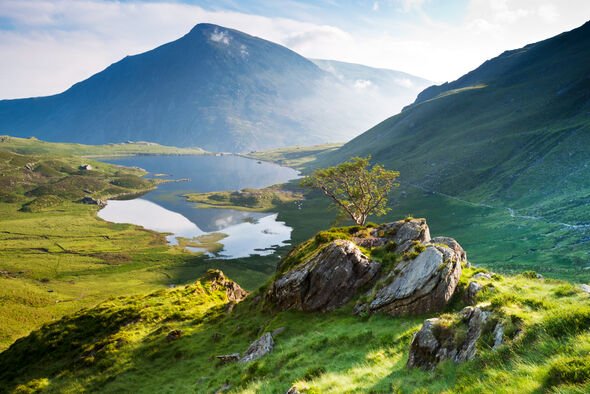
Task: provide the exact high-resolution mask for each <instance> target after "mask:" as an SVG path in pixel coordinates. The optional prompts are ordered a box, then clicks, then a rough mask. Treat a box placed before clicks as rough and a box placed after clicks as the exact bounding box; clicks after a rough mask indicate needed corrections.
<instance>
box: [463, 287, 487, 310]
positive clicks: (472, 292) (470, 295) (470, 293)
mask: <svg viewBox="0 0 590 394" xmlns="http://www.w3.org/2000/svg"><path fill="white" fill-rule="evenodd" d="M481 289H483V287H482V285H480V284H479V283H477V282H469V285H468V286H467V292H466V293H465V302H466V303H467V304H469V305H475V304H477V293H479V292H480V291H481Z"/></svg>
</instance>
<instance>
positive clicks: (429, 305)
mask: <svg viewBox="0 0 590 394" xmlns="http://www.w3.org/2000/svg"><path fill="white" fill-rule="evenodd" d="M462 261H463V260H462V259H461V255H460V254H457V253H456V252H455V251H454V250H453V249H451V248H449V247H447V246H443V245H438V244H437V245H428V246H426V247H425V249H424V250H423V251H422V252H421V253H420V254H418V256H417V257H415V258H414V259H410V260H405V261H402V262H401V263H399V264H398V265H397V267H396V268H395V269H394V270H393V271H391V272H390V273H388V274H387V275H386V276H385V277H384V278H383V279H382V280H381V283H383V287H381V288H380V289H379V290H377V291H376V292H374V291H372V292H370V293H369V294H368V297H367V298H368V301H362V302H359V303H358V304H357V305H356V307H355V311H356V312H357V313H360V312H369V313H373V312H383V313H387V314H389V315H393V316H400V315H415V314H422V313H429V312H435V311H440V310H442V308H443V307H444V306H445V305H446V304H447V303H448V301H449V300H450V299H451V297H452V295H453V293H454V292H455V289H456V288H457V284H458V283H459V278H460V277H461V263H462ZM373 293H375V294H374V296H372V297H371V295H372V294H373Z"/></svg>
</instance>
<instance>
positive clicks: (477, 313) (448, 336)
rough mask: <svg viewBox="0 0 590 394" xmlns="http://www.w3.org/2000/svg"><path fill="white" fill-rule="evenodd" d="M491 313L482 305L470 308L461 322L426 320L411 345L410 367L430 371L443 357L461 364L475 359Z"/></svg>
mask: <svg viewBox="0 0 590 394" xmlns="http://www.w3.org/2000/svg"><path fill="white" fill-rule="evenodd" d="M490 315H491V312H488V311H484V310H482V309H480V308H478V307H466V308H464V309H463V310H462V311H461V312H460V316H459V318H460V320H459V321H458V322H454V323H453V322H451V323H449V322H448V321H446V320H444V319H441V318H433V319H428V320H426V321H424V324H423V325H422V328H421V329H420V331H418V332H417V333H416V334H415V335H414V339H413V340H412V344H411V345H410V355H409V358H408V367H410V368H414V367H417V368H422V369H426V370H429V369H433V368H434V367H436V365H437V364H438V363H440V362H441V361H443V360H453V361H454V362H457V363H459V362H463V361H467V360H471V359H473V357H475V354H476V349H477V341H478V340H479V338H480V337H481V335H482V333H483V332H484V329H485V327H486V323H487V321H488V319H489V318H490ZM459 331H462V332H463V333H462V335H459Z"/></svg>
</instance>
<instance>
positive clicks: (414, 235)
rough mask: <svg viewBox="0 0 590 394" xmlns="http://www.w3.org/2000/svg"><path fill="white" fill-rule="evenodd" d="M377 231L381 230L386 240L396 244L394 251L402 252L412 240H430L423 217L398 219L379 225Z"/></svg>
mask: <svg viewBox="0 0 590 394" xmlns="http://www.w3.org/2000/svg"><path fill="white" fill-rule="evenodd" d="M377 232H378V233H379V232H383V233H384V236H385V238H386V239H387V241H388V242H394V243H395V244H396V245H397V248H396V250H395V251H396V252H397V253H404V252H405V251H407V250H409V249H410V248H411V247H412V245H413V244H414V242H420V243H426V242H430V229H429V228H428V225H427V224H426V220H425V219H410V220H399V221H397V222H393V223H388V224H383V225H381V226H379V228H378V229H377Z"/></svg>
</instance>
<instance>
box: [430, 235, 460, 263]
mask: <svg viewBox="0 0 590 394" xmlns="http://www.w3.org/2000/svg"><path fill="white" fill-rule="evenodd" d="M430 243H431V244H442V245H446V246H448V247H449V248H451V249H453V251H454V252H455V254H456V255H457V256H458V258H459V259H460V260H463V261H467V253H466V252H465V250H463V248H462V247H461V245H459V242H457V241H455V240H454V239H453V238H450V237H434V238H432V239H431V240H430Z"/></svg>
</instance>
